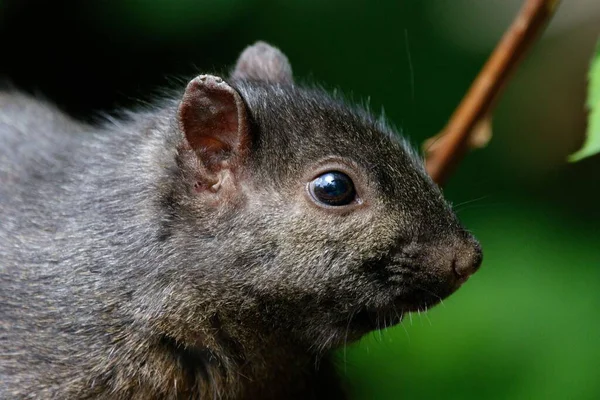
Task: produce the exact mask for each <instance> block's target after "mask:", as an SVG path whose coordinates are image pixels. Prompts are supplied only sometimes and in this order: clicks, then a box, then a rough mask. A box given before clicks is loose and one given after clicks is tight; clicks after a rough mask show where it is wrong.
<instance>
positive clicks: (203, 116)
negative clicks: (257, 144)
mask: <svg viewBox="0 0 600 400" xmlns="http://www.w3.org/2000/svg"><path fill="white" fill-rule="evenodd" d="M178 117H179V127H180V129H181V130H182V132H183V133H184V134H185V138H186V139H187V142H188V144H189V145H190V147H191V148H192V149H193V150H194V151H195V152H196V154H197V155H198V156H199V158H200V160H201V161H202V163H203V164H204V165H205V166H206V167H207V168H208V169H209V170H213V171H214V170H217V169H220V168H222V167H223V165H224V164H223V163H224V162H226V161H232V159H239V158H241V157H242V156H244V154H245V153H246V150H247V148H248V143H249V122H248V113H247V111H246V106H245V104H244V102H243V100H242V98H241V97H240V95H239V94H238V92H236V91H235V89H233V88H232V87H231V86H229V85H228V84H227V83H225V81H223V79H221V78H219V77H217V76H213V75H200V76H198V77H196V78H194V79H193V80H192V81H190V83H188V85H187V88H186V89H185V93H184V95H183V99H182V101H181V104H180V105H179V114H178Z"/></svg>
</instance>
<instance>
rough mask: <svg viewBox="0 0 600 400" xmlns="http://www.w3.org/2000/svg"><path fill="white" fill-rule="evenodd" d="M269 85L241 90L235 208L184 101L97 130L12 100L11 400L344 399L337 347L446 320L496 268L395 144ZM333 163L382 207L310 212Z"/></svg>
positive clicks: (2, 307)
mask: <svg viewBox="0 0 600 400" xmlns="http://www.w3.org/2000/svg"><path fill="white" fill-rule="evenodd" d="M278 60H279V59H275V61H278ZM250 61H252V60H250ZM271 61H273V60H271ZM283 61H285V62H287V61H286V60H283ZM283 61H282V62H283ZM269 65H270V67H269V68H271V69H273V68H275V67H277V65H276V64H275V67H273V63H270V64H269ZM284 67H286V66H284ZM287 67H289V66H287ZM275 69H277V68H275ZM277 71H279V72H278V73H280V74H282V75H285V74H286V73H287V72H286V71H287V70H285V68H279V69H277ZM281 71H283V72H281ZM242 72H243V71H242ZM255 72H256V71H254V72H253V73H252V74H246V75H244V74H243V73H240V71H239V70H238V71H237V72H236V73H234V74H233V78H232V79H231V80H229V81H228V82H229V84H230V85H232V86H233V87H234V88H235V89H236V90H237V92H238V93H239V94H240V95H241V97H242V98H243V100H244V102H245V104H246V107H247V112H248V118H249V121H250V124H251V125H250V126H251V129H250V133H251V142H250V144H249V148H248V156H247V159H246V161H245V162H244V163H243V165H241V166H240V167H239V171H238V172H236V174H238V175H236V176H239V181H237V185H238V186H237V191H236V192H235V196H233V197H232V198H231V199H230V200H229V201H222V202H220V203H219V204H216V205H215V204H212V203H211V204H209V203H208V202H207V201H206V200H205V199H204V197H203V196H202V195H200V194H198V192H197V191H195V190H194V182H195V177H194V171H193V168H192V167H190V163H189V160H190V159H191V158H193V157H195V156H194V154H193V152H190V151H189V150H185V147H182V143H184V142H185V137H184V135H183V134H182V132H181V130H180V128H179V126H180V125H179V124H178V120H177V118H178V117H177V108H178V105H179V101H180V100H179V99H180V98H181V95H179V96H177V97H174V98H172V99H167V100H164V101H163V102H162V104H159V105H157V106H156V107H155V108H153V109H149V110H145V111H137V112H132V113H129V114H127V115H126V116H125V117H124V118H121V119H120V120H118V121H114V122H112V123H109V124H106V125H104V126H102V127H97V126H93V127H92V126H87V125H84V124H81V123H78V122H75V121H73V120H71V119H70V118H69V117H67V116H65V115H63V114H62V113H60V112H59V111H57V110H56V109H55V108H54V107H53V106H51V105H48V104H46V103H44V102H41V101H38V100H35V99H32V98H29V97H27V96H26V95H22V94H17V93H3V94H0V146H1V147H0V284H1V287H0V296H1V297H0V301H1V303H0V324H1V325H0V381H1V382H2V384H1V387H0V397H1V398H2V399H24V398H43V399H75V398H81V399H86V398H101V399H109V398H110V399H175V398H181V399H188V398H189V399H198V398H257V399H258V398H286V399H287V398H303V399H306V398H313V397H314V398H318V397H320V398H335V397H343V394H342V392H341V389H340V387H339V384H338V383H337V380H336V378H335V374H334V371H333V369H332V367H331V365H330V364H329V363H328V362H327V359H326V358H324V355H325V353H326V352H327V351H328V350H330V349H332V348H335V347H338V346H340V345H342V344H344V343H345V342H346V341H352V340H356V339H357V338H359V337H360V336H361V335H363V334H364V333H366V332H368V331H370V330H372V329H375V328H377V324H378V319H381V321H384V319H385V320H386V321H387V322H388V323H396V322H398V320H399V317H400V315H401V314H402V313H403V312H406V311H410V310H415V309H422V308H425V307H428V306H433V305H434V304H436V303H437V302H438V301H439V300H440V299H441V298H443V297H446V296H448V295H449V294H451V293H452V292H453V291H454V290H456V289H457V288H458V286H459V285H460V284H461V283H462V282H463V281H464V276H461V275H460V274H457V272H456V268H457V265H458V266H460V265H463V267H464V268H467V267H465V266H471V267H469V268H470V270H469V273H471V272H473V271H474V270H475V269H476V268H477V267H478V266H479V262H480V259H481V252H480V250H479V247H478V245H477V242H476V241H475V240H474V239H473V238H472V237H471V236H470V235H469V234H468V233H467V232H466V231H465V230H464V229H463V228H462V227H461V226H460V224H459V222H458V221H457V219H456V217H455V215H454V214H453V212H452V211H451V209H450V207H449V206H448V205H447V204H446V202H445V201H444V199H443V198H442V195H441V193H440V191H439V190H438V189H437V187H436V186H435V185H434V184H433V183H432V182H431V180H430V179H429V177H428V176H427V175H426V173H425V171H424V169H423V166H422V162H421V160H420V159H419V158H418V157H417V156H416V155H415V154H414V153H413V152H412V151H411V150H409V149H408V147H407V146H406V145H405V144H404V143H403V142H402V140H400V139H398V138H397V137H396V136H395V134H394V133H393V132H392V131H391V130H390V129H388V128H387V127H386V126H385V125H384V124H383V123H381V122H379V121H376V120H375V119H373V118H372V117H371V116H370V115H369V114H368V113H367V112H365V111H363V110H361V109H356V108H352V107H349V106H347V105H346V104H344V103H343V102H342V101H341V100H338V99H335V98H332V97H331V96H330V95H328V94H327V93H325V92H324V91H322V90H319V89H312V88H303V87H298V86H295V85H294V84H293V82H291V79H290V80H289V81H285V80H281V79H280V80H278V81H277V80H276V81H275V82H270V81H269V80H262V81H261V80H260V71H258V73H255ZM286 76H287V75H286ZM257 78H258V79H257ZM330 156H335V157H337V158H338V159H341V160H344V161H345V162H347V164H348V168H350V169H352V170H353V171H354V173H355V174H356V175H357V177H356V180H357V181H360V184H357V185H358V186H359V192H361V191H362V193H360V194H361V195H363V196H364V198H365V199H366V203H367V204H366V206H365V207H362V208H360V209H359V210H356V211H353V212H350V213H345V214H340V213H335V212H330V211H328V210H324V209H321V208H319V207H317V206H314V205H312V204H310V201H309V200H308V199H307V196H306V194H305V192H304V188H305V182H304V181H303V179H305V178H304V177H305V176H307V174H308V175H310V173H311V169H312V168H314V167H315V165H316V163H318V162H320V160H322V159H323V158H324V157H330ZM461 263H462V264H461ZM467 269H468V268H467Z"/></svg>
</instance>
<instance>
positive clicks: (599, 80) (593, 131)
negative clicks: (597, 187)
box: [569, 41, 600, 162]
mask: <svg viewBox="0 0 600 400" xmlns="http://www.w3.org/2000/svg"><path fill="white" fill-rule="evenodd" d="M588 79H589V86H588V98H587V101H586V108H587V109H588V111H589V114H588V127H587V133H586V140H585V143H584V144H583V147H582V148H581V150H579V151H577V152H576V153H574V154H571V155H570V156H569V161H571V162H574V161H579V160H581V159H583V158H586V157H589V156H592V155H594V154H596V153H600V41H598V44H597V45H596V52H595V54H594V56H593V58H592V63H591V66H590V72H589V75H588Z"/></svg>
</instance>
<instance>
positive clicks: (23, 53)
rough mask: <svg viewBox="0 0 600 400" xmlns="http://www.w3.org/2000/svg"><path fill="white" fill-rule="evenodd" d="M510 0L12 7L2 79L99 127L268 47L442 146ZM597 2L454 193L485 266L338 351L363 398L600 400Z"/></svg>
mask: <svg viewBox="0 0 600 400" xmlns="http://www.w3.org/2000/svg"><path fill="white" fill-rule="evenodd" d="M519 4H520V2H519V1H513V0H510V1H509V0H503V1H501V0H486V1H480V0H453V1H452V2H450V1H447V0H428V1H418V0H412V1H409V0H385V1H379V2H372V1H367V0H363V1H360V0H357V1H349V0H345V1H341V0H330V1H317V0H287V1H284V0H279V1H274V0H212V1H208V0H204V1H197V0H114V1H100V0H88V1H83V0H81V1H74V0H71V1H42V0H37V1H33V0H11V1H7V0H0V45H1V47H0V49H1V53H0V54H1V56H0V57H1V58H0V60H1V61H0V78H1V79H4V80H6V79H8V80H10V82H11V83H12V84H13V85H15V86H17V87H19V88H22V89H24V90H27V91H29V92H32V93H36V94H38V95H42V96H44V97H47V98H49V99H51V100H52V101H54V102H56V103H57V104H58V105H59V106H60V107H61V108H63V109H64V110H66V111H67V112H69V113H71V114H73V115H75V116H76V117H78V118H82V119H86V120H93V119H94V118H96V116H97V115H98V113H99V112H110V111H111V110H115V109H117V108H119V107H128V106H133V105H135V104H138V103H139V102H141V101H148V100H151V99H152V97H153V96H156V94H157V93H160V89H161V88H164V87H173V86H174V85H176V84H177V83H176V82H178V81H179V78H180V77H191V76H193V75H195V74H197V73H199V72H225V71H227V70H228V69H229V68H230V67H231V66H232V64H233V63H234V61H235V59H236V57H237V55H238V54H239V52H240V51H241V50H242V49H243V48H244V47H245V46H246V45H248V44H250V43H252V42H254V41H256V40H259V39H260V40H266V41H268V42H271V43H272V44H274V45H276V46H278V47H280V48H281V49H282V50H283V51H284V52H285V53H286V54H287V55H288V57H289V58H290V61H291V63H292V66H293V69H294V72H295V75H296V77H297V79H298V80H300V81H304V82H319V83H322V84H324V85H325V86H326V87H328V88H331V89H333V88H338V89H339V90H341V91H343V92H345V93H346V94H348V95H351V96H352V97H353V98H354V99H356V100H357V101H358V100H365V99H367V98H369V99H370V103H371V106H372V108H373V109H374V110H379V109H381V108H382V107H384V108H385V112H386V115H387V116H388V118H389V119H390V121H391V122H392V123H393V124H394V125H395V126H397V127H398V128H399V129H400V130H402V131H403V132H404V133H405V134H406V135H407V136H409V137H410V140H411V142H412V143H414V144H415V145H417V146H420V144H421V143H422V142H423V141H424V140H425V139H426V138H427V137H430V136H432V135H434V134H436V133H437V132H438V131H439V130H440V129H441V128H442V127H443V125H444V123H445V122H446V120H447V118H448V117H449V115H450V114H451V112H452V111H453V109H454V107H455V106H456V104H457V103H458V102H459V100H460V99H461V97H462V96H463V94H464V92H465V91H466V89H467V88H468V86H469V84H470V82H471V80H472V79H473V78H474V76H475V74H476V73H477V71H478V70H479V68H480V67H481V65H482V64H483V62H484V61H485V59H486V57H487V55H488V54H489V52H490V51H491V50H492V48H493V46H494V44H495V42H496V41H497V40H498V38H499V37H500V35H501V33H502V31H503V30H504V28H505V27H506V26H507V25H508V24H509V23H510V21H511V19H512V17H513V15H514V14H515V13H516V11H517V9H518V7H519ZM599 35H600V7H599V5H598V4H597V1H594V0H579V1H577V2H573V1H564V2H563V4H562V5H561V7H560V9H559V11H558V13H557V15H556V18H555V19H554V20H553V21H552V24H551V25H550V27H549V29H548V31H547V32H546V34H545V35H544V37H543V39H542V40H541V41H540V42H539V43H537V44H536V46H535V47H534V48H533V51H532V53H531V54H530V56H529V57H528V58H527V59H526V61H525V63H524V64H523V65H522V67H521V68H520V70H519V71H518V73H517V74H516V75H515V77H514V80H513V81H512V82H511V84H510V85H509V86H508V87H507V90H506V92H505V93H504V96H503V97H502V100H501V102H500V103H499V106H498V109H497V112H496V114H495V118H494V121H493V126H494V137H493V138H492V141H491V143H490V144H489V145H488V147H487V148H485V149H483V150H479V151H477V152H474V153H472V154H470V155H469V156H468V157H467V159H466V160H465V162H464V163H462V164H461V167H460V169H459V170H458V171H457V172H456V174H455V175H454V176H453V178H452V180H451V181H450V182H449V184H448V186H447V188H446V194H447V197H448V198H450V199H451V200H452V201H453V202H454V203H455V205H456V208H457V209H458V210H459V216H460V217H461V219H462V220H463V221H464V223H465V224H466V225H467V226H468V227H469V228H470V229H471V230H472V231H473V232H474V233H475V235H476V236H477V237H478V238H479V239H480V240H481V242H482V245H483V248H484V254H485V257H484V264H483V267H482V269H481V270H480V272H478V273H477V274H476V275H475V276H474V277H473V278H472V279H471V280H470V281H469V282H468V283H467V284H466V285H465V286H464V287H463V288H462V289H461V290H460V291H459V292H457V293H456V294H455V295H453V296H452V297H451V298H450V299H448V300H447V301H446V302H445V303H444V305H441V306H438V307H436V308H435V309H434V310H431V311H430V312H428V313H427V315H418V314H417V315H413V316H412V318H407V319H406V320H405V321H404V322H403V324H402V326H397V327H394V328H391V329H388V330H387V331H384V332H376V333H374V334H372V335H369V336H367V337H365V338H364V339H363V340H361V341H360V343H358V344H356V345H353V346H351V347H349V348H348V349H345V350H341V351H339V352H338V354H337V356H338V358H339V361H340V370H341V371H342V373H343V374H344V375H345V376H347V379H348V380H349V381H350V383H351V385H352V387H353V388H354V393H355V395H356V398H357V399H367V398H369V399H374V398H376V399H386V398H406V399H431V398H443V399H466V398H473V399H482V398H485V399H507V398H510V399H521V398H522V399H566V398H569V399H596V398H600V380H599V379H598V374H599V372H598V371H599V370H600V343H599V342H600V322H598V310H599V306H600V232H599V231H598V222H599V221H600V207H599V205H600V204H599V203H600V178H599V172H600V156H599V157H593V158H590V159H587V160H584V161H582V162H580V163H577V164H569V163H567V162H566V156H567V155H568V154H570V153H571V152H573V151H575V150H576V149H577V148H578V147H579V146H580V145H581V143H582V141H583V137H584V132H585V126H586V125H585V124H586V122H585V117H586V111H585V109H584V98H585V88H586V71H587V66H588V63H589V58H590V56H591V54H592V51H593V48H594V44H595V41H596V39H597V37H598V36H599Z"/></svg>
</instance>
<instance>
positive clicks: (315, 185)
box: [308, 171, 356, 206]
mask: <svg viewBox="0 0 600 400" xmlns="http://www.w3.org/2000/svg"><path fill="white" fill-rule="evenodd" d="M308 188H309V191H310V194H311V195H312V196H313V198H314V199H315V200H317V201H318V202H320V203H323V204H326V205H329V206H345V205H347V204H350V203H352V202H353V201H354V199H355V198H356V191H355V190H354V183H352V179H350V178H349V177H348V175H346V174H344V173H342V172H338V171H331V172H326V173H324V174H323V175H320V176H318V177H316V178H315V179H314V180H313V181H312V182H310V183H309V185H308Z"/></svg>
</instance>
